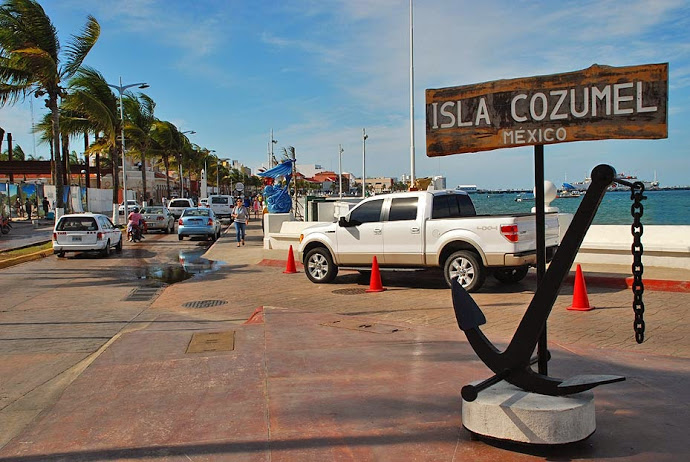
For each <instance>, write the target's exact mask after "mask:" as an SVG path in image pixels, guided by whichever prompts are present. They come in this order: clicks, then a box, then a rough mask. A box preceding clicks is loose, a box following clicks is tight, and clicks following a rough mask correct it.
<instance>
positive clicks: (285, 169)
mask: <svg viewBox="0 0 690 462" xmlns="http://www.w3.org/2000/svg"><path fill="white" fill-rule="evenodd" d="M257 175H259V176H267V177H270V178H278V177H279V176H285V177H289V176H291V175H292V160H285V161H283V163H281V164H278V165H276V166H275V167H273V168H272V169H270V170H266V171H265V172H263V173H257ZM288 181H289V180H288Z"/></svg>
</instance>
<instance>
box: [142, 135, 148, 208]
mask: <svg viewBox="0 0 690 462" xmlns="http://www.w3.org/2000/svg"><path fill="white" fill-rule="evenodd" d="M145 152H146V147H144V149H143V150H142V153H141V184H142V188H143V191H144V198H143V199H142V200H144V201H148V194H147V193H146V154H145Z"/></svg>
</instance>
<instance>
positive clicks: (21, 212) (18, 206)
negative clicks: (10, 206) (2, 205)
mask: <svg viewBox="0 0 690 462" xmlns="http://www.w3.org/2000/svg"><path fill="white" fill-rule="evenodd" d="M14 211H15V212H16V213H17V218H19V217H23V216H24V209H22V201H20V200H19V196H17V198H16V199H15V200H14Z"/></svg>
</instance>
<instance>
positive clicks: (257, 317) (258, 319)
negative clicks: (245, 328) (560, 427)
mask: <svg viewBox="0 0 690 462" xmlns="http://www.w3.org/2000/svg"><path fill="white" fill-rule="evenodd" d="M263 323H264V307H263V306H260V307H258V308H257V309H256V310H254V312H253V313H252V315H251V316H249V319H247V320H246V321H245V322H244V324H263Z"/></svg>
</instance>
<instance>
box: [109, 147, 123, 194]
mask: <svg viewBox="0 0 690 462" xmlns="http://www.w3.org/2000/svg"><path fill="white" fill-rule="evenodd" d="M118 154H119V149H118V148H117V147H115V146H111V147H110V160H111V161H112V164H113V204H119V203H120V199H119V197H118V193H119V192H120V172H119V171H118V168H117V167H118V165H119V163H120V156H119V155H118ZM123 200H124V195H123Z"/></svg>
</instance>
